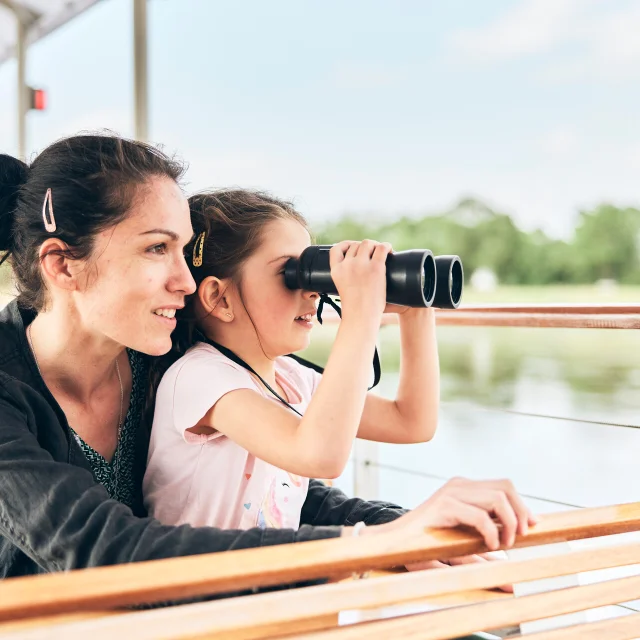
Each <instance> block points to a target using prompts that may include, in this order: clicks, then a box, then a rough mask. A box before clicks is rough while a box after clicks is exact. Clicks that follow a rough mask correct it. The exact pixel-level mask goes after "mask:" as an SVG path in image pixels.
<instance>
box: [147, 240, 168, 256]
mask: <svg viewBox="0 0 640 640" xmlns="http://www.w3.org/2000/svg"><path fill="white" fill-rule="evenodd" d="M147 252H148V253H155V254H156V255H159V256H161V255H164V254H165V253H167V245H166V244H165V243H164V242H162V243H160V244H155V245H153V247H149V248H148V249H147Z"/></svg>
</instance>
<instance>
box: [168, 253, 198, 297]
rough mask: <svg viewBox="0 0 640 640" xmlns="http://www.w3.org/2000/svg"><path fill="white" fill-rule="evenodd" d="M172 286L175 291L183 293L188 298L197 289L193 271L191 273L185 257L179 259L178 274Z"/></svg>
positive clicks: (173, 279)
mask: <svg viewBox="0 0 640 640" xmlns="http://www.w3.org/2000/svg"><path fill="white" fill-rule="evenodd" d="M172 285H173V287H172V288H173V289H174V291H181V292H182V293H184V295H187V296H188V295H191V294H192V293H193V292H194V291H195V290H196V289H197V287H196V281H195V280H194V279H193V276H192V275H191V271H189V267H188V265H187V261H186V259H185V258H184V256H182V257H180V258H179V259H178V264H177V265H176V273H175V275H174V277H173V278H172Z"/></svg>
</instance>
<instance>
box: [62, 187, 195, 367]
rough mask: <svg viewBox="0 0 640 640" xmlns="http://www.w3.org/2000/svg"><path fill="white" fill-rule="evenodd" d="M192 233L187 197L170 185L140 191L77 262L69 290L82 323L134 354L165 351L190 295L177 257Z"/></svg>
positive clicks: (191, 288) (188, 280)
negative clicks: (80, 271) (74, 284)
mask: <svg viewBox="0 0 640 640" xmlns="http://www.w3.org/2000/svg"><path fill="white" fill-rule="evenodd" d="M192 235H193V229H192V227H191V219H190V214H189V205H188V202H187V199H186V198H185V196H184V195H183V193H182V191H181V190H180V188H179V187H178V185H177V184H176V183H175V182H174V181H173V180H171V179H169V178H153V179H152V180H150V181H149V182H148V183H147V184H146V185H145V186H143V187H141V188H140V190H139V193H138V194H137V195H136V198H135V199H134V204H133V206H132V208H131V211H130V212H129V215H128V216H127V217H126V218H125V219H124V220H123V221H122V222H120V223H119V224H117V225H116V226H115V227H111V228H109V229H107V230H105V231H103V232H101V233H99V234H98V235H97V237H96V239H95V245H94V249H93V252H92V256H91V257H90V259H89V260H88V261H87V262H86V263H85V264H84V271H85V277H84V278H80V279H79V283H80V285H79V287H78V289H77V290H76V291H74V296H75V305H76V309H77V311H78V313H79V314H80V316H81V322H82V325H83V326H84V327H86V328H88V329H89V330H90V331H91V332H93V333H96V334H101V335H103V336H106V337H107V338H110V339H111V340H113V341H114V342H116V343H118V344H120V345H124V346H126V347H129V348H131V349H135V350H136V351H141V352H143V353H147V354H150V355H161V354H163V353H166V352H167V351H169V349H170V348H171V332H172V331H173V330H174V328H175V325H176V320H175V317H174V316H175V312H176V309H180V308H182V307H183V306H184V299H185V296H186V295H189V294H191V293H193V292H194V291H195V283H194V281H193V278H192V277H191V274H190V272H189V269H188V267H187V264H186V262H185V259H184V247H185V245H186V244H187V243H188V242H189V240H190V239H191V237H192ZM80 268H82V267H80Z"/></svg>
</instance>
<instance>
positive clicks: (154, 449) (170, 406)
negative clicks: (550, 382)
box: [144, 190, 439, 529]
mask: <svg viewBox="0 0 640 640" xmlns="http://www.w3.org/2000/svg"><path fill="white" fill-rule="evenodd" d="M189 203H190V208H191V215H192V223H193V227H194V231H195V240H194V241H193V242H192V243H191V244H190V245H189V246H188V247H187V252H188V253H187V261H188V263H189V266H190V269H191V272H192V274H193V277H194V279H195V281H196V284H197V286H198V290H197V292H196V294H195V295H194V296H192V297H191V299H190V300H189V302H188V304H187V307H186V308H185V309H184V310H183V311H180V312H179V313H178V319H179V323H178V329H177V330H176V332H175V334H174V344H175V349H174V352H177V353H178V354H183V355H182V357H180V358H179V359H178V360H177V361H176V362H175V363H174V364H173V365H172V366H171V367H170V368H169V369H168V370H167V372H166V374H165V375H164V377H163V378H162V381H161V383H160V385H159V388H158V392H157V398H156V406H155V415H154V421H153V429H152V434H151V442H150V449H149V462H148V468H147V472H146V476H145V479H144V494H145V503H146V506H147V508H148V510H149V512H150V513H151V514H152V515H153V516H155V517H156V518H158V519H159V520H161V521H162V522H164V523H166V524H182V523H189V524H192V525H197V526H201V525H212V526H216V527H224V528H238V529H247V528H251V527H255V526H260V527H263V528H270V527H287V528H293V529H296V528H297V527H298V525H299V522H300V512H301V509H302V505H303V503H304V501H305V498H306V495H307V488H308V483H309V481H308V478H313V477H321V478H335V477H337V476H338V475H340V473H341V472H342V471H343V469H344V467H345V465H346V463H347V460H348V457H349V453H350V450H351V446H352V444H353V440H354V438H355V437H359V438H364V439H368V440H375V441H378V442H392V443H415V442H424V441H427V440H430V439H431V438H432V437H433V434H434V432H435V429H436V424H437V416H438V397H439V367H438V353H437V345H436V337H435V320H434V312H433V310H432V309H413V308H407V307H398V306H394V305H387V304H386V302H385V297H386V291H385V289H386V282H385V260H386V257H387V255H388V253H389V252H390V251H391V247H390V246H389V245H388V244H386V243H377V242H372V241H370V240H365V241H363V242H348V241H347V242H341V243H339V244H337V245H335V246H334V247H333V248H332V249H331V253H330V262H331V275H332V278H333V280H334V282H335V284H336V287H337V289H338V292H339V294H340V300H341V304H342V314H343V316H342V322H341V323H340V327H339V329H338V332H337V336H336V339H335V343H334V345H333V348H332V350H331V354H330V357H329V360H328V362H327V366H326V369H325V372H324V374H323V375H322V376H321V375H319V374H318V373H316V372H315V371H313V370H311V369H309V368H307V367H305V366H303V365H301V364H299V363H297V362H295V361H294V360H293V359H291V358H288V357H285V355H286V354H289V353H292V352H296V351H300V350H302V349H304V348H305V347H307V346H308V344H309V340H310V332H311V328H312V326H313V323H312V320H313V317H314V315H315V313H316V302H317V300H318V294H317V293H313V292H308V291H302V290H289V289H288V288H287V287H286V286H285V282H284V275H283V271H284V265H285V263H286V262H287V260H288V259H289V258H291V257H298V256H299V255H300V254H301V253H302V251H303V250H304V249H305V248H306V247H307V246H309V244H310V243H311V239H310V235H309V231H308V229H307V225H306V223H305V220H304V219H303V217H302V216H301V215H300V214H299V213H298V212H297V211H296V210H295V209H294V208H293V206H292V205H291V204H289V203H287V202H281V201H279V200H276V199H274V198H272V197H270V196H267V195H265V194H262V193H256V192H250V191H241V190H227V191H218V192H212V193H205V194H201V195H196V196H193V197H192V198H191V199H190V201H189ZM385 310H386V311H395V312H397V313H399V314H400V332H401V345H402V360H401V373H400V385H399V389H398V393H397V397H396V399H395V400H394V401H391V400H386V399H383V398H381V397H378V396H376V395H373V394H370V393H367V383H368V380H369V376H370V371H371V362H372V358H373V354H374V350H375V345H376V336H377V333H378V329H379V326H380V320H381V316H382V314H383V312H385ZM165 315H168V316H172V315H173V310H171V311H167V312H165ZM174 358H175V356H174ZM243 364H244V366H243ZM276 394H277V395H276ZM277 396H280V399H279V398H278V397H277Z"/></svg>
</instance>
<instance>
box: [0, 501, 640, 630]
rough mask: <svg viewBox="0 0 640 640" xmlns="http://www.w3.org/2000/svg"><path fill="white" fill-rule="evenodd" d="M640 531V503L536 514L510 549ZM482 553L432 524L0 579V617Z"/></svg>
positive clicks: (474, 542) (473, 540) (474, 540)
mask: <svg viewBox="0 0 640 640" xmlns="http://www.w3.org/2000/svg"><path fill="white" fill-rule="evenodd" d="M638 530H640V503H630V504H625V505H617V506H609V507H598V508H592V509H582V510H578V511H569V512H562V513H554V514H549V515H545V516H541V519H540V522H539V523H538V524H537V525H536V526H535V527H532V528H531V529H530V530H529V532H528V534H527V535H525V536H518V537H517V539H516V544H515V546H516V547H525V546H532V545H540V544H548V543H553V542H560V541H566V540H576V539H580V538H589V537H596V536H603V535H609V534H616V533H624V532H628V531H638ZM485 550H486V547H485V546H484V543H483V542H482V540H481V538H480V537H479V536H478V535H477V534H476V533H475V532H471V531H466V530H461V529H454V530H449V529H446V530H443V529H429V530H426V531H425V532H424V533H418V534H415V535H407V534H406V533H398V534H395V533H393V534H387V535H382V536H375V537H364V538H341V539H337V540H321V541H313V542H305V543H299V544H294V545H278V546H273V547H266V548H261V549H244V550H238V551H228V552H223V553H214V554H208V555H198V556H190V557H186V558H171V559H167V560H155V561H151V562H144V563H134V564H129V565H119V566H114V567H99V568H95V569H86V570H83V571H75V572H71V573H66V574H64V573H54V574H47V575H42V576H32V577H27V578H12V579H9V580H5V581H3V582H1V583H0V621H4V620H15V619H21V618H26V617H31V616H43V615H52V614H60V613H69V612H74V611H92V610H103V609H110V608H115V607H122V606H128V605H133V604H139V603H151V602H159V601H167V600H178V599H183V598H190V597H194V596H200V595H210V594H216V593H225V592H227V593H228V592H233V591H239V590H242V589H248V588H251V587H255V586H266V585H273V584H283V583H291V582H297V581H302V580H309V579H314V578H321V577H327V576H334V575H344V574H345V573H350V572H352V571H362V570H365V569H374V568H385V567H389V566H394V565H402V564H407V563H409V562H416V561H419V560H428V559H438V558H447V557H455V556H459V555H467V554H471V553H478V552H482V551H485Z"/></svg>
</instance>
